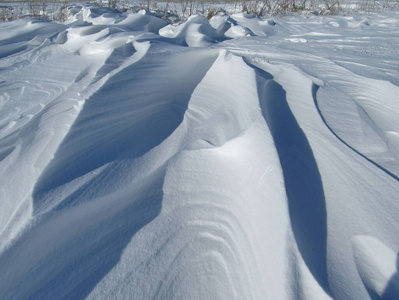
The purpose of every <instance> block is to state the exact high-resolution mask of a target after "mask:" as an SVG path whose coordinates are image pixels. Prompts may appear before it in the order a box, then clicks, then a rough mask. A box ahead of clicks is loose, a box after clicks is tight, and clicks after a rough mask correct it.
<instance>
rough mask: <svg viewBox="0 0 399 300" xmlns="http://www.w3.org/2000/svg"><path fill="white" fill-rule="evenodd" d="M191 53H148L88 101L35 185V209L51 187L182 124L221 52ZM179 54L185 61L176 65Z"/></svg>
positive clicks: (127, 156)
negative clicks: (203, 79) (201, 84)
mask: <svg viewBox="0 0 399 300" xmlns="http://www.w3.org/2000/svg"><path fill="white" fill-rule="evenodd" d="M187 52H188V53H179V54H156V55H154V54H151V53H150V54H147V55H146V56H145V57H144V58H143V59H142V60H140V61H139V62H137V63H135V64H133V65H131V66H129V67H127V68H125V69H124V70H122V71H120V72H119V73H117V74H116V75H115V76H113V77H111V78H110V79H109V80H108V81H107V82H106V83H105V84H104V85H103V86H102V87H101V88H100V90H99V91H97V92H96V93H95V94H94V95H93V96H92V97H91V98H89V99H88V100H86V103H85V104H84V107H83V109H82V111H81V112H80V114H79V116H78V118H77V119H76V121H75V123H74V124H73V126H72V127H71V128H70V130H69V132H68V134H67V136H66V137H65V138H64V140H63V142H62V143H61V145H60V146H59V148H58V150H57V152H56V154H55V156H54V159H53V160H52V161H51V162H50V164H49V165H48V166H47V168H46V169H45V171H44V172H43V174H42V175H41V177H40V178H39V180H38V182H37V184H36V186H35V189H34V209H35V211H40V208H41V206H42V205H46V202H47V201H51V199H47V198H46V193H47V192H48V191H51V190H53V189H55V188H57V187H58V186H61V185H63V184H65V183H68V182H70V181H72V180H74V179H75V178H79V177H81V176H83V175H85V174H88V173H89V172H91V171H93V170H95V169H97V168H99V167H101V166H104V165H106V164H107V163H110V162H116V161H121V160H132V159H135V158H138V157H140V156H142V155H143V154H145V153H147V152H148V151H149V150H151V149H153V148H154V147H156V146H157V145H159V144H160V143H161V142H162V141H164V140H165V139H166V138H167V137H168V136H169V135H170V134H171V133H172V132H173V131H174V130H175V129H176V128H177V127H178V126H179V124H180V123H181V122H182V121H183V117H184V113H185V111H186V109H187V107H188V103H189V100H190V97H191V94H192V93H193V91H194V89H195V88H196V86H197V85H198V83H199V82H200V81H201V80H202V78H203V77H204V76H205V74H206V72H207V71H208V69H209V68H210V67H211V65H212V64H213V62H214V61H215V59H216V57H217V54H218V52H217V51H213V50H211V51H209V50H208V51H198V52H195V53H193V52H192V51H187ZM179 58H182V59H185V60H187V61H186V63H185V65H184V66H181V67H180V68H176V63H177V62H178V61H179ZM188 58H190V60H188Z"/></svg>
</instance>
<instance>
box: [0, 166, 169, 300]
mask: <svg viewBox="0 0 399 300" xmlns="http://www.w3.org/2000/svg"><path fill="white" fill-rule="evenodd" d="M164 176H165V168H163V169H160V170H159V171H158V172H157V174H153V175H151V176H150V177H149V179H148V180H147V182H141V183H140V184H139V185H137V187H136V188H135V189H134V190H132V191H131V192H130V193H125V195H123V196H122V197H119V198H118V196H116V198H115V197H108V198H105V199H102V200H100V201H94V202H90V203H86V204H85V205H83V206H79V207H76V208H75V209H72V210H66V211H64V212H61V215H57V216H55V217H54V218H48V219H46V220H43V221H42V222H40V223H39V224H37V225H36V226H35V227H34V228H33V229H31V230H29V231H28V232H26V233H25V234H24V235H23V236H22V237H20V239H19V240H18V241H17V242H16V243H15V244H14V245H13V246H12V247H11V248H10V249H8V250H7V251H6V252H5V253H2V255H1V256H0V271H1V274H0V298H1V299H85V298H86V297H87V296H88V295H89V294H90V292H91V291H92V290H93V289H94V288H95V286H96V285H97V284H98V283H99V282H100V281H101V280H102V278H104V277H105V276H106V275H107V274H108V272H109V271H110V270H111V269H112V268H113V267H114V266H115V265H116V264H117V263H118V262H119V260H120V257H121V254H122V251H123V249H125V248H126V246H127V245H128V243H129V242H130V241H131V239H132V237H133V236H134V235H135V234H136V233H137V232H138V231H139V230H140V229H141V228H143V227H144V226H145V225H146V224H148V223H150V222H151V221H152V220H153V219H154V218H155V217H156V216H158V215H159V213H160V211H161V208H162V199H163V192H162V186H163V180H164ZM142 186H144V188H143V187H142ZM137 194H138V195H140V196H139V197H137ZM135 195H136V196H135ZM110 202H111V203H110ZM115 206H117V208H115ZM11 278H13V279H11Z"/></svg>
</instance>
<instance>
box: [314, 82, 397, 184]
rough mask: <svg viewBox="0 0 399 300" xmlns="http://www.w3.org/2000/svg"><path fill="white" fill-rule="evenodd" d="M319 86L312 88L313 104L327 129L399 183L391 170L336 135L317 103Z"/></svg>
mask: <svg viewBox="0 0 399 300" xmlns="http://www.w3.org/2000/svg"><path fill="white" fill-rule="evenodd" d="M319 88H320V87H319V86H318V85H316V84H313V86H312V95H313V102H314V104H315V106H316V109H317V112H318V113H319V115H320V118H321V119H322V121H323V123H324V124H325V125H326V127H327V128H328V130H330V131H331V133H332V134H333V135H334V136H335V137H336V138H337V139H338V140H340V141H341V142H342V143H343V144H344V145H345V146H347V147H348V148H350V149H351V150H352V151H353V152H355V153H356V154H358V155H359V156H361V157H363V158H364V159H365V160H367V161H368V162H369V163H372V164H373V165H374V166H376V167H377V168H378V169H380V170H381V171H383V172H385V173H386V174H387V175H389V176H391V177H392V178H394V179H396V180H398V181H399V177H398V176H396V175H395V174H393V173H392V172H390V171H389V170H387V169H385V168H384V167H382V166H380V165H379V164H377V163H376V162H375V161H373V160H371V159H370V158H368V157H367V156H366V155H364V154H363V153H361V152H359V151H358V150H356V149H355V148H353V147H352V146H351V145H349V144H348V143H347V142H345V141H344V140H343V139H342V138H341V137H340V136H339V135H338V134H336V133H335V131H334V130H333V129H332V128H331V126H330V125H329V124H328V123H327V120H326V119H325V118H324V115H323V113H322V112H321V110H320V107H319V102H318V101H317V91H318V90H319Z"/></svg>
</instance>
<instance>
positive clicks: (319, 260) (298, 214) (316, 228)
mask: <svg viewBox="0 0 399 300" xmlns="http://www.w3.org/2000/svg"><path fill="white" fill-rule="evenodd" d="M255 71H256V73H257V86H258V94H259V101H260V106H261V109H262V114H263V117H264V119H265V120H266V123H267V125H268V126H269V129H270V131H271V134H272V136H273V139H274V143H275V145H276V149H277V152H278V156H279V159H280V164H281V167H282V170H283V175H284V182H285V188H286V193H287V197H288V207H289V215H290V219H291V224H292V229H293V232H294V236H295V240H296V243H297V245H298V248H299V251H300V253H301V255H302V257H303V259H304V261H305V263H306V265H307V266H308V268H309V270H310V271H311V273H312V275H313V276H314V278H315V279H316V280H317V282H318V283H319V285H320V286H321V287H322V288H323V289H324V291H325V292H326V293H327V294H330V295H331V291H330V287H329V283H328V278H327V211H326V204H325V197H324V190H323V184H322V180H321V176H320V173H319V170H318V166H317V162H316V160H315V157H314V155H313V151H312V148H311V147H310V145H309V142H308V140H307V138H306V135H305V134H304V132H303V131H302V129H301V128H300V126H299V124H298V123H297V121H296V119H295V116H294V115H293V114H292V112H291V110H290V107H289V105H288V103H287V100H286V92H285V91H284V89H283V88H282V86H281V85H279V84H278V83H277V82H275V81H274V80H272V79H270V78H272V76H271V75H270V74H267V73H266V75H265V72H264V71H262V70H261V71H259V70H258V69H255Z"/></svg>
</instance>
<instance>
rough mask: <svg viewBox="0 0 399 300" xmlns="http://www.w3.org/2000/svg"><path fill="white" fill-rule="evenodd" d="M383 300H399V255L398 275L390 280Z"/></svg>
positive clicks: (397, 263) (398, 262)
mask: <svg viewBox="0 0 399 300" xmlns="http://www.w3.org/2000/svg"><path fill="white" fill-rule="evenodd" d="M381 299H383V300H395V299H399V254H398V255H397V259H396V273H395V274H394V275H393V276H392V278H391V280H389V283H388V286H387V287H386V289H385V291H384V294H383V296H382V297H381Z"/></svg>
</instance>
